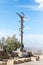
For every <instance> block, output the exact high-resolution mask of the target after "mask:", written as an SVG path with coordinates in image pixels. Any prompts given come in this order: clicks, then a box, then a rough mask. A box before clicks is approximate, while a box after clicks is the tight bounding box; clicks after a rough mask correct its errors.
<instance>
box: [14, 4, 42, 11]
mask: <svg viewBox="0 0 43 65" xmlns="http://www.w3.org/2000/svg"><path fill="white" fill-rule="evenodd" d="M14 7H17V8H27V9H31V10H35V11H43V7H42V6H41V5H38V6H36V5H16V6H14Z"/></svg>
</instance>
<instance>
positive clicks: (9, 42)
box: [3, 35, 20, 52]
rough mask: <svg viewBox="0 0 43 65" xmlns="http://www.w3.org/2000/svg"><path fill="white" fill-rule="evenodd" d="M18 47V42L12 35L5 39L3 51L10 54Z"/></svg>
mask: <svg viewBox="0 0 43 65" xmlns="http://www.w3.org/2000/svg"><path fill="white" fill-rule="evenodd" d="M19 47H20V42H19V41H18V39H17V38H16V36H15V35H13V36H12V37H9V36H8V38H7V39H6V45H4V48H3V49H4V50H5V51H7V52H11V51H13V50H16V49H17V48H19Z"/></svg>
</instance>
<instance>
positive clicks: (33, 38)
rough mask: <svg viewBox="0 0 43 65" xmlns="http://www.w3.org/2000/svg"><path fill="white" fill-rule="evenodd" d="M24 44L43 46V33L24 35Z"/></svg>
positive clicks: (36, 46)
mask: <svg viewBox="0 0 43 65" xmlns="http://www.w3.org/2000/svg"><path fill="white" fill-rule="evenodd" d="M24 45H25V46H27V47H34V48H41V47H42V48H43V35H40V34H30V35H28V34H27V35H24Z"/></svg>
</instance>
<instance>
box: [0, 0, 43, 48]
mask: <svg viewBox="0 0 43 65" xmlns="http://www.w3.org/2000/svg"><path fill="white" fill-rule="evenodd" d="M16 12H19V13H20V12H24V14H25V17H26V18H25V19H24V21H25V22H24V45H25V47H39V48H43V0H0V38H1V37H3V36H5V37H6V36H8V35H11V36H12V35H13V34H16V35H17V37H18V38H19V39H20V36H19V34H20V30H19V28H20V22H19V21H20V18H19V16H18V15H17V14H16Z"/></svg>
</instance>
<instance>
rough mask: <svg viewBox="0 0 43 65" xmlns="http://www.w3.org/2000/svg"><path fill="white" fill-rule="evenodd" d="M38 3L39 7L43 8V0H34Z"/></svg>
mask: <svg viewBox="0 0 43 65" xmlns="http://www.w3.org/2000/svg"><path fill="white" fill-rule="evenodd" d="M35 2H37V3H38V4H39V6H38V7H39V8H43V0H35Z"/></svg>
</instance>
